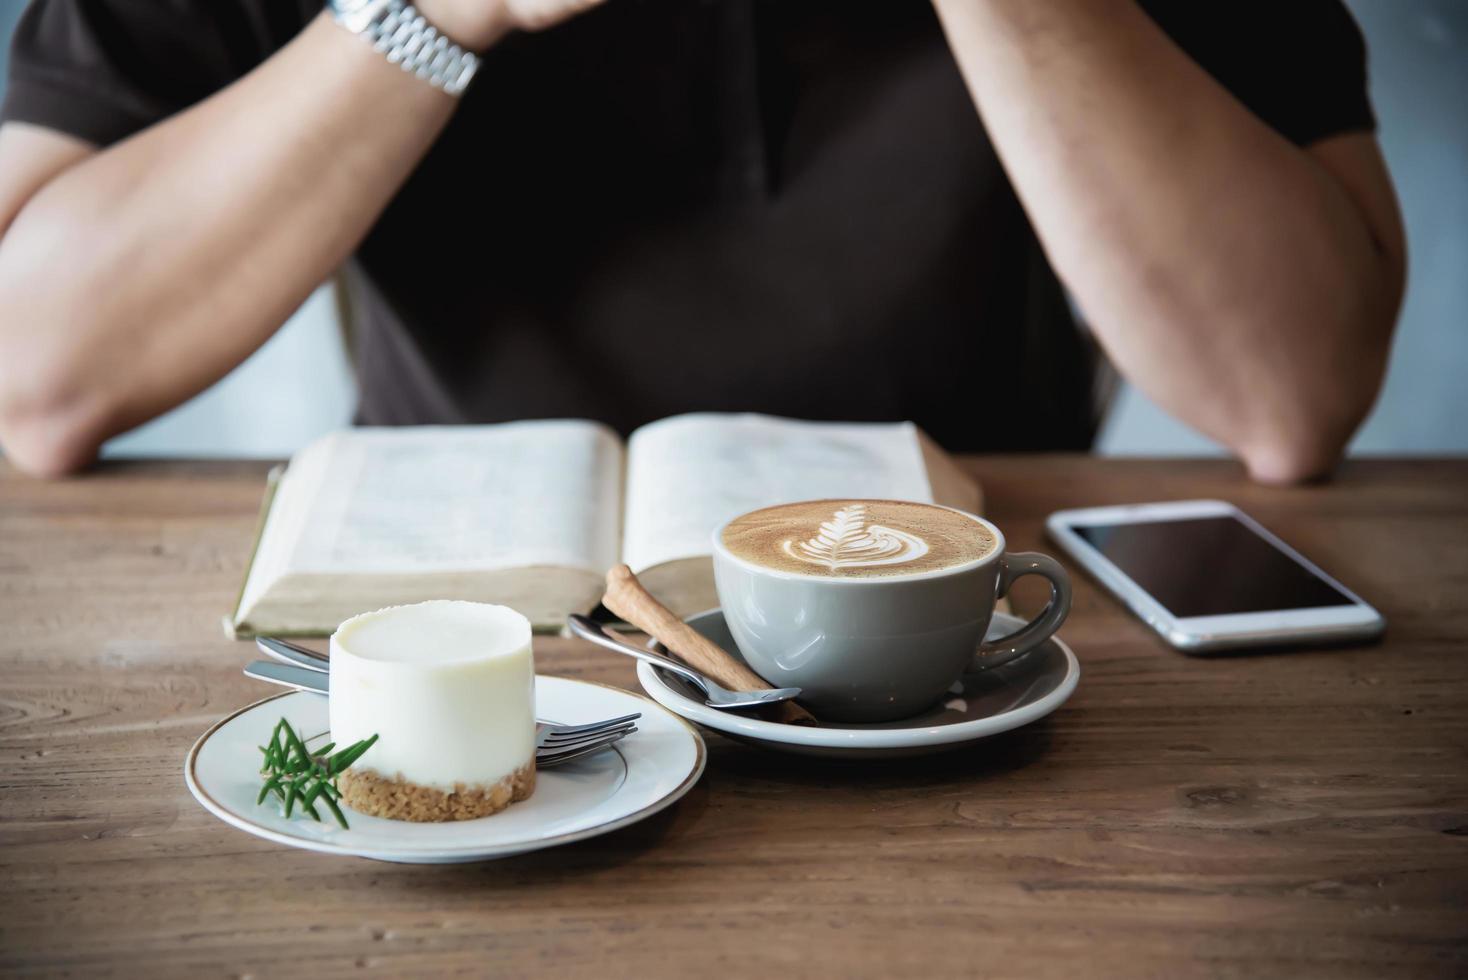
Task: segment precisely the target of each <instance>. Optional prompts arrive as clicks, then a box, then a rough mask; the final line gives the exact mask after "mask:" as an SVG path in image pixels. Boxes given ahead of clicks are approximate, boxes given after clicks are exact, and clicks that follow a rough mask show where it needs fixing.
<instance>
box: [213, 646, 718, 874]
mask: <svg viewBox="0 0 1468 980" xmlns="http://www.w3.org/2000/svg"><path fill="white" fill-rule="evenodd" d="M535 702H536V703H535V714H536V717H537V718H545V719H549V720H551V721H554V722H556V723H557V724H570V725H574V724H584V723H587V722H593V721H597V720H600V719H602V718H613V717H617V716H619V715H626V714H631V713H632V712H634V711H640V712H642V717H641V718H640V719H638V722H637V728H638V730H637V731H636V732H634V733H633V734H632V735H629V736H628V737H627V738H624V739H622V740H621V741H619V742H618V743H617V744H616V745H615V746H613V747H612V748H611V749H609V750H608V751H606V752H600V753H597V754H596V755H594V756H590V757H588V758H586V759H584V760H578V761H576V762H572V763H569V764H567V765H564V766H561V767H558V768H555V769H550V770H547V771H545V772H541V773H539V774H537V779H536V787H535V793H534V794H533V795H532V796H531V797H530V799H528V800H525V801H523V802H521V803H516V804H514V805H513V806H511V807H509V808H508V809H506V810H504V811H502V812H500V813H497V814H495V815H493V816H490V817H484V818H482V819H479V820H460V821H453V822H450V823H408V822H406V821H401V820H385V819H380V818H377V817H369V816H366V815H364V814H360V813H356V812H355V811H352V810H351V809H350V808H345V809H346V816H347V820H348V822H349V823H350V824H351V827H350V828H349V829H343V828H342V827H340V826H338V825H337V823H336V822H335V821H334V820H331V819H330V817H329V815H327V819H325V820H323V821H322V822H321V823H317V822H315V821H313V820H311V819H310V818H309V817H304V816H302V815H301V814H299V813H297V814H296V815H294V816H293V817H291V818H286V817H283V816H281V813H280V808H279V806H278V805H276V804H275V803H273V802H272V801H270V800H267V801H266V802H265V803H262V804H260V805H256V803H255V798H256V796H257V795H258V794H259V792H260V778H259V776H258V775H257V772H258V770H259V767H260V750H259V748H258V746H260V745H263V744H265V742H266V741H268V740H269V738H270V733H271V731H272V729H274V727H275V723H276V722H278V721H279V720H280V719H281V718H286V719H288V720H289V721H290V723H291V724H292V725H294V726H295V727H296V729H297V730H298V731H305V732H306V733H307V734H308V735H312V734H315V733H317V732H324V731H326V730H327V728H328V725H327V701H326V698H324V697H321V696H320V695H316V694H305V693H299V692H297V693H286V694H278V695H276V696H275V697H271V698H266V699H265V700H263V701H257V702H255V703H254V704H252V705H249V706H248V707H245V708H241V709H240V710H239V711H236V712H235V713H233V714H231V715H229V716H228V717H226V718H224V719H223V720H221V721H219V722H218V723H216V724H215V725H214V726H213V727H212V728H210V729H209V730H208V731H207V732H205V733H204V734H203V735H202V736H200V737H199V740H198V741H197V742H195V743H194V747H193V748H192V749H190V750H189V755H188V759H187V760H186V762H185V763H184V779H185V781H186V782H187V783H188V787H189V792H191V793H193V794H194V798H195V799H196V800H198V801H199V803H201V804H202V805H203V806H204V808H205V809H206V810H208V811H209V812H210V813H213V814H214V815H215V816H217V817H218V818H219V819H221V820H223V821H224V822H225V823H227V824H230V825H231V826H233V827H237V828H239V829H240V830H243V831H245V832H246V833H249V834H254V835H255V836H256V837H263V838H265V839H266V840H271V841H275V842H276V843H278V844H285V845H287V846H290V847H300V848H305V849H306V850H310V851H321V852H324V853H327V854H341V855H346V856H351V857H365V858H372V859H375V860H379V861H398V862H404V863H409V864H457V863H462V862H467V861H485V860H489V859H492V858H499V857H507V856H509V855H511V854H521V853H524V852H525V851H534V850H538V849H540V848H543V847H552V846H554V845H557V844H565V843H569V842H571V841H575V840H582V839H584V838H587V837H594V836H596V835H598V834H605V833H608V832H609V831H613V830H616V829H618V828H620V827H626V826H628V825H629V824H632V823H636V822H637V821H639V820H643V819H645V818H647V817H650V816H652V815H653V814H654V813H657V812H658V811H659V810H662V809H663V808H664V807H667V806H669V805H670V804H672V803H673V802H675V801H676V800H678V799H679V798H680V797H681V796H683V794H685V793H687V792H688V790H690V789H691V788H692V787H693V784H694V783H696V782H697V781H698V777H699V776H700V775H702V773H703V767H704V760H705V752H704V745H703V739H702V738H701V737H700V736H699V734H698V732H697V730H696V729H694V727H693V726H692V725H689V724H688V723H687V722H686V721H684V720H683V719H682V718H679V717H678V716H677V715H676V714H674V713H673V712H671V711H668V710H666V709H665V708H663V707H661V706H659V705H657V704H654V703H652V702H650V701H649V700H648V699H647V698H645V697H642V696H641V695H638V694H633V693H631V692H630V691H623V690H621V689H619V688H613V687H606V686H603V685H601V684H592V683H589V682H586V681H577V680H571V679H569V678H565V677H548V676H546V675H543V674H542V675H537V676H536V678H535Z"/></svg>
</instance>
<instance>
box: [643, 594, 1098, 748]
mask: <svg viewBox="0 0 1468 980" xmlns="http://www.w3.org/2000/svg"><path fill="white" fill-rule="evenodd" d="M688 625H690V626H692V627H693V628H694V629H696V630H698V631H699V632H700V633H702V634H703V635H704V636H707V637H708V638H709V639H711V640H713V641H714V642H715V643H717V644H719V645H720V646H722V647H723V648H724V649H725V650H728V651H729V652H730V653H731V654H733V655H734V656H736V657H737V656H739V655H740V654H739V648H738V646H736V645H735V643H734V638H733V637H732V636H730V635H729V628H728V627H727V626H726V625H724V614H723V613H722V612H720V611H719V610H717V609H714V610H711V611H709V612H706V613H700V614H698V615H697V616H693V617H690V618H689V620H688ZM1023 625H1024V621H1023V620H1021V619H1017V618H1016V617H1014V616H1008V615H1005V614H1004V613H998V612H996V613H995V614H994V621H993V622H992V623H990V624H989V636H990V637H991V638H997V637H1000V636H1003V635H1005V634H1006V633H1012V632H1014V631H1015V630H1017V629H1019V627H1021V626H1023ZM649 647H650V648H651V649H653V650H656V651H657V652H659V653H663V652H664V650H663V648H662V646H661V644H658V643H656V642H653V643H650V644H649ZM1080 676H1081V665H1080V662H1079V661H1078V660H1076V655H1075V654H1074V653H1072V652H1071V649H1070V647H1068V646H1066V645H1065V642H1064V641H1063V640H1061V639H1060V638H1059V637H1051V638H1050V640H1048V641H1046V642H1045V643H1044V644H1042V645H1040V646H1039V647H1037V648H1036V649H1035V650H1034V651H1032V652H1031V653H1029V654H1028V655H1026V656H1024V657H1021V658H1020V659H1019V660H1016V661H1014V662H1012V663H1010V664H1006V665H1005V666H1003V667H996V668H994V669H993V670H986V671H981V672H979V673H975V674H968V675H965V676H964V677H963V679H962V680H960V681H959V682H958V684H956V685H954V690H953V691H952V692H950V693H949V694H948V695H947V697H946V698H945V699H944V701H943V703H940V704H936V705H934V706H933V707H932V708H930V709H929V710H927V711H925V712H923V713H922V714H920V715H914V716H913V717H911V718H903V719H901V720H900V721H888V722H880V723H877V724H871V725H857V724H844V725H838V724H834V723H833V724H829V725H817V726H802V725H784V724H780V723H779V722H773V721H762V720H761V719H759V718H757V717H754V716H753V715H751V714H749V713H748V712H734V711H721V710H719V709H717V708H710V707H708V706H707V705H705V704H704V703H703V699H702V697H700V696H699V694H698V693H697V691H696V690H695V689H694V688H693V686H692V685H690V684H688V683H687V682H686V681H684V680H682V679H681V678H678V677H676V676H674V675H672V674H669V673H665V672H664V671H662V670H661V669H659V668H657V667H654V666H653V665H652V664H649V663H646V662H642V661H639V662H638V664H637V679H638V680H639V681H641V682H642V687H643V690H645V691H647V693H648V694H649V695H651V696H652V698H653V699H654V700H655V701H657V702H658V703H659V704H661V705H663V706H664V707H665V708H667V709H669V710H670V711H676V712H677V713H678V714H680V715H682V716H683V717H684V718H687V719H689V720H691V721H696V722H698V723H699V724H700V725H706V726H707V727H709V728H712V729H714V730H715V731H717V732H719V733H721V734H723V735H727V736H728V737H730V738H734V739H738V740H740V741H743V742H749V743H750V744H752V745H759V746H762V747H764V748H767V749H775V750H777V751H781V752H796V753H800V754H803V755H818V756H829V757H849V758H871V757H881V756H905V755H926V754H928V753H931V752H944V751H948V750H950V749H957V748H962V747H963V746H965V745H968V744H970V743H972V742H975V741H977V740H979V739H982V738H987V737H989V736H990V735H997V734H999V733H1000V732H1007V731H1009V730H1010V729H1013V728H1018V727H1020V726H1021V725H1028V724H1029V723H1030V722H1032V721H1035V720H1036V719H1039V718H1043V717H1045V716H1046V715H1048V714H1050V712H1052V711H1054V710H1055V709H1056V708H1058V707H1060V706H1061V705H1062V704H1064V703H1065V701H1066V699H1067V698H1069V697H1070V695H1071V692H1072V691H1074V690H1075V689H1076V683H1077V682H1078V681H1079V680H1080Z"/></svg>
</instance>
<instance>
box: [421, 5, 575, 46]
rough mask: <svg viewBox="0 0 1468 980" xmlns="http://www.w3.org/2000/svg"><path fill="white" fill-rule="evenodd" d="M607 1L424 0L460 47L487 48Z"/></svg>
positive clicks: (433, 19)
mask: <svg viewBox="0 0 1468 980" xmlns="http://www.w3.org/2000/svg"><path fill="white" fill-rule="evenodd" d="M602 2H603V0H420V2H418V3H415V4H414V6H416V7H417V8H418V9H419V10H420V11H422V13H423V16H424V17H427V18H428V20H429V22H430V23H431V24H433V26H434V27H437V28H438V29H439V30H440V31H443V32H444V33H445V34H447V35H448V36H449V40H451V41H453V42H454V43H455V44H457V45H459V46H460V47H464V48H468V49H469V50H470V51H484V50H485V49H487V48H488V47H489V46H490V45H492V44H494V43H495V42H496V41H498V40H499V39H500V38H502V37H504V36H505V35H506V34H508V33H510V32H511V31H517V30H519V31H543V30H545V29H546V28H547V27H554V26H555V25H557V24H559V23H561V22H562V21H565V20H570V19H571V18H572V17H575V16H576V15H577V14H579V13H583V12H584V11H587V10H590V9H591V8H592V7H595V6H598V5H600V4H601V3H602Z"/></svg>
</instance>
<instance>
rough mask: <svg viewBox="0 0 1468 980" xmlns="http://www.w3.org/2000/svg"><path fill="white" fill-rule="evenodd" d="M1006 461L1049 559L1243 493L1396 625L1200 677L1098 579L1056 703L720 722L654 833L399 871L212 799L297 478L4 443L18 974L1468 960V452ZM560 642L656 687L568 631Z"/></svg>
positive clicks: (713, 971)
mask: <svg viewBox="0 0 1468 980" xmlns="http://www.w3.org/2000/svg"><path fill="white" fill-rule="evenodd" d="M969 462H970V464H971V466H972V468H973V470H974V472H975V473H977V474H978V475H979V477H980V478H981V479H982V480H983V481H984V484H985V487H986V490H987V492H988V497H989V511H990V513H991V515H992V516H993V517H994V518H995V519H996V520H997V521H998V522H999V523H1000V524H1001V525H1002V526H1003V527H1004V528H1005V530H1006V532H1007V533H1008V534H1009V536H1010V539H1011V543H1012V544H1013V545H1014V546H1015V547H1019V548H1030V547H1041V546H1043V543H1042V541H1041V537H1040V529H1041V520H1042V518H1043V517H1044V515H1045V514H1047V513H1048V512H1050V511H1052V510H1054V509H1056V508H1059V507H1064V506H1076V505H1083V504H1102V503H1118V502H1135V501H1143V500H1156V499H1168V498H1185V497H1202V496H1219V497H1225V498H1228V499H1231V500H1234V501H1236V502H1238V503H1239V504H1240V505H1242V506H1243V507H1244V508H1245V509H1247V510H1249V511H1251V512H1252V513H1254V514H1255V515H1257V516H1258V517H1259V518H1260V519H1261V520H1262V521H1263V522H1264V523H1265V524H1266V525H1268V526H1270V527H1271V528H1273V529H1275V530H1277V531H1278V532H1280V533H1281V534H1282V535H1283V536H1284V537H1285V538H1286V539H1287V540H1289V541H1290V542H1291V543H1293V544H1295V545H1297V546H1298V547H1300V548H1301V549H1302V550H1303V551H1304V552H1305V553H1306V554H1308V555H1310V556H1312V557H1313V558H1315V559H1316V560H1318V561H1319V562H1320V563H1321V564H1322V565H1323V566H1324V567H1325V568H1327V569H1329V570H1331V571H1333V572H1335V573H1336V574H1338V575H1339V576H1340V577H1341V578H1342V579H1344V580H1345V581H1346V582H1347V583H1348V584H1349V585H1351V586H1353V587H1355V588H1356V589H1358V590H1359V591H1360V592H1361V593H1363V594H1364V595H1365V596H1366V597H1368V598H1369V599H1371V600H1373V601H1374V602H1375V603H1376V604H1377V605H1378V606H1379V607H1380V608H1381V609H1382V611H1383V612H1384V613H1385V614H1386V616H1387V618H1388V621H1389V623H1390V626H1389V632H1388V638H1387V640H1386V642H1385V643H1384V644H1383V645H1381V646H1377V647H1369V648H1365V649H1357V650H1336V651H1315V652H1301V653H1291V654H1280V655H1271V656H1255V657H1236V658H1227V659H1214V660H1204V659H1190V658H1188V657H1184V656H1181V655H1179V654H1177V653H1174V652H1172V651H1171V650H1169V649H1167V648H1165V647H1164V646H1162V645H1161V644H1160V643H1159V642H1158V641H1157V640H1155V639H1154V638H1153V637H1152V636H1151V634H1149V633H1148V632H1147V631H1146V630H1145V629H1144V628H1143V627H1142V626H1141V625H1140V624H1139V623H1138V622H1137V621H1135V620H1134V619H1133V618H1131V617H1130V616H1129V615H1128V614H1126V613H1125V612H1123V611H1122V610H1121V609H1120V607H1119V606H1117V605H1116V603H1114V602H1113V601H1112V600H1111V599H1109V598H1108V597H1106V596H1105V595H1103V594H1101V593H1100V592H1099V591H1098V590H1097V589H1096V588H1095V587H1094V586H1093V585H1092V584H1091V583H1090V582H1088V581H1086V580H1081V581H1080V582H1079V583H1078V585H1077V589H1076V606H1075V611H1074V612H1073V614H1072V616H1071V619H1070V621H1069V622H1068V623H1067V624H1066V626H1065V629H1064V635H1065V637H1066V638H1067V639H1068V640H1069V641H1070V642H1071V644H1072V645H1073V646H1074V648H1075V649H1076V651H1077V653H1078V654H1079V656H1080V659H1081V662H1082V665H1083V671H1084V673H1083V675H1082V678H1081V684H1080V688H1079V689H1078V691H1077V693H1076V695H1075V697H1074V698H1073V699H1072V700H1071V701H1070V702H1069V703H1068V704H1067V705H1066V706H1065V707H1064V708H1063V709H1061V710H1060V711H1059V712H1058V713H1056V714H1055V715H1053V716H1052V717H1051V718H1050V719H1048V720H1046V721H1044V722H1042V723H1040V724H1036V725H1033V726H1031V727H1029V728H1027V729H1024V730H1022V731H1019V732H1015V733H1011V734H1010V735H1007V736H1001V737H999V738H996V739H993V740H991V741H988V742H986V743H984V744H983V745H982V746H980V747H978V748H975V749H971V750H965V751H962V752H959V753H955V754H951V755H946V756H938V757H933V758H929V759H925V760H916V761H903V762H895V763H887V764H839V763H832V762H826V761H818V760H802V759H799V758H793V757H785V756H779V755H773V754H767V753H764V752H761V751H758V750H755V749H751V748H747V747H744V746H741V745H737V744H734V743H732V742H728V741H725V740H724V739H722V738H721V737H719V736H717V735H713V734H710V735H708V743H709V765H708V770H707V772H706V773H705V775H704V777H703V780H702V781H701V782H700V783H699V785H698V786H697V787H695V789H694V790H693V791H692V792H691V793H690V794H689V795H688V796H687V797H686V798H685V799H684V800H683V801H682V802H680V803H679V804H677V805H676V806H674V807H672V808H670V809H669V810H666V811H664V812H663V813H662V814H660V815H658V816H656V817H654V818H652V819H650V820H648V821H646V822H645V823H643V824H640V825H638V826H635V827H632V828H628V829H625V830H622V831H619V832H617V833H614V834H611V835H608V836H605V837H600V838H597V839H594V840H590V841H585V842H582V843H579V844H574V845H571V846H567V847H562V848H558V849H554V850H550V851H543V852H540V853H537V854H532V855H527V856H522V857H518V858H512V859H509V860H503V861H497V862H491V863H486V864H479V865H468V866H458V867H411V866H397V865H388V864H378V863H374V862H370V861H364V860H353V859H342V858H334V857H328V856H325V855H318V854H311V853H306V852H303V851H297V850H291V849H287V848H284V847H279V846H276V845H274V844H270V843H267V842H265V841H261V840H257V839H255V838H253V837H250V836H247V835H245V834H243V833H240V832H239V831H236V830H234V829H232V828H230V827H228V826H226V825H225V824H223V823H221V822H220V821H218V820H216V819H215V818H214V817H212V816H210V815H209V814H208V813H206V812H205V811H204V810H203V809H202V808H200V807H199V806H198V805H197V804H195V803H194V801H193V800H192V799H191V798H190V797H189V795H188V792H187V791H186V790H185V788H184V783H183V776H182V768H181V767H182V762H183V758H184V754H185V752H186V751H187V750H188V747H189V745H190V744H191V743H192V742H193V740H194V739H195V738H196V737H197V736H198V734H199V733H200V732H201V731H203V730H204V729H205V728H206V727H208V725H209V724H210V723H211V722H213V721H214V720H215V719H217V718H219V717H220V716H221V715H223V714H225V713H226V712H228V711H230V710H231V709H233V708H235V707H238V706H240V705H242V704H245V703H248V702H249V701H251V700H254V699H256V698H258V697H259V696H261V694H262V689H261V688H260V687H259V686H258V685H257V684H256V683H255V682H253V681H250V680H248V679H246V678H245V677H243V676H241V674H240V667H241V666H242V665H243V664H244V663H245V662H246V661H247V660H249V659H252V657H253V654H252V648H250V647H248V646H246V645H244V644H232V643H230V642H228V641H226V640H224V639H223V638H222V634H221V632H220V625H219V620H220V616H221V615H222V614H223V613H224V611H225V610H226V609H227V608H228V606H229V605H230V602H231V600H232V598H233V596H234V593H235V590H236V589H237V587H238V585H239V578H240V574H241V570H242V566H243V562H244V560H245V553H246V549H247V546H248V544H249V538H250V533H251V529H252V525H253V522H254V519H255V511H256V507H257V505H258V503H259V497H260V492H261V487H262V478H263V476H264V473H265V467H264V466H263V465H261V464H255V463H207V464H206V463H182V464H181V463H168V464H159V463H131V464H112V465H108V466H105V467H103V468H102V469H101V470H100V471H98V472H95V473H93V474H91V475H89V476H86V477H83V478H81V479H77V480H73V481H67V482H61V483H39V482H34V481H31V480H27V479H24V478H21V477H19V476H17V475H15V473H14V472H13V471H10V470H8V469H5V468H4V466H3V464H0V689H3V694H0V970H5V971H8V972H15V973H28V972H36V973H41V972H46V973H60V972H87V973H90V972H101V971H103V970H105V969H107V968H111V969H112V970H114V971H116V972H118V973H121V974H125V975H140V974H146V975H160V974H161V975H185V976H205V975H217V974H222V973H229V974H256V975H262V976H284V975H292V976H298V977H324V976H332V975H336V974H338V973H347V972H352V971H353V970H355V969H357V968H360V967H371V968H375V969H377V970H378V972H380V973H386V974H407V975H416V976H428V975H431V974H438V973H441V972H448V971H450V970H457V971H463V972H470V973H485V974H490V975H495V976H517V975H527V974H536V975H544V976H549V977H567V976H599V977H600V976H607V977H621V976H664V975H680V976H681V975H695V976H699V975H705V976H709V977H718V976H723V975H760V976H764V977H776V976H831V977H844V976H859V975H870V976H899V975H903V976H912V977H929V976H951V975H989V974H993V975H1016V974H1037V973H1039V974H1061V975H1065V976H1075V977H1079V976H1100V975H1108V974H1109V975H1116V976H1142V975H1165V976H1179V975H1185V974H1209V975H1219V974H1223V975H1227V974H1242V975H1249V976H1261V975H1284V976H1311V975H1314V976H1332V977H1339V976H1349V975H1359V976H1370V977H1394V978H1395V977H1407V976H1450V975H1458V976H1463V975H1465V974H1468V710H1465V709H1468V649H1465V638H1468V461H1454V462H1446V461H1432V462H1428V461H1423V462H1406V461H1371V462H1356V463H1352V464H1350V465H1348V466H1347V467H1346V468H1345V469H1344V471H1343V472H1342V473H1341V475H1340V476H1339V478H1338V479H1337V480H1336V481H1335V482H1334V483H1332V484H1330V485H1328V486H1322V487H1311V488H1305V489H1289V490H1281V489H1268V488H1262V487H1256V486H1252V485H1250V484H1248V483H1247V482H1245V481H1244V480H1243V478H1242V476H1241V474H1240V471H1239V470H1238V469H1237V468H1236V467H1235V466H1234V465H1232V464H1230V463H1226V462H1221V461H1203V462H1199V461H1189V462H1181V461H1171V462H1152V461H1103V460H1094V459H1086V458H1081V457H1043V456H1041V457H998V458H980V459H974V460H971V461H969ZM1038 601H1039V596H1038V591H1034V592H1029V591H1026V592H1023V593H1021V596H1020V600H1019V602H1018V606H1019V608H1020V609H1021V611H1027V610H1032V609H1033V606H1034V604H1035V603H1036V602H1038ZM536 656H537V659H538V660H539V663H540V666H541V669H542V670H543V671H546V672H549V673H556V674H565V675H569V676H575V677H587V678H593V679H596V680H599V681H607V682H613V683H617V684H622V685H626V686H629V687H630V686H634V685H635V680H634V675H633V671H632V669H631V666H630V664H629V663H628V662H626V661H623V660H621V659H618V658H615V657H612V656H609V655H602V654H600V653H599V652H597V651H596V650H595V649H594V648H590V647H587V646H583V645H580V644H577V643H574V642H572V641H569V640H559V639H538V640H537V648H536Z"/></svg>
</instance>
